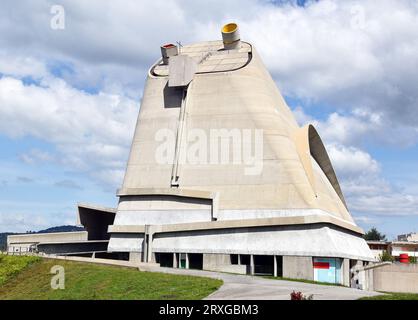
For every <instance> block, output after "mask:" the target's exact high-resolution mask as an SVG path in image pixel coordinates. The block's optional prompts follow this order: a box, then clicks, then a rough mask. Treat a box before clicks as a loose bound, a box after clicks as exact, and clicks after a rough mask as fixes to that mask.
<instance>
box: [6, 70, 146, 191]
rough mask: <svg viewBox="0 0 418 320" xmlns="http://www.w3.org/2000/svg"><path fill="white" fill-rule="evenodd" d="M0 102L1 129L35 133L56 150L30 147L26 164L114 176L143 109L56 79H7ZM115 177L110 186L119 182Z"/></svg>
mask: <svg viewBox="0 0 418 320" xmlns="http://www.w3.org/2000/svg"><path fill="white" fill-rule="evenodd" d="M0 105H1V106H2V107H1V108H0V119H2V120H1V121H0V132H1V133H3V134H6V135H8V136H10V137H12V138H19V137H24V136H32V137H36V138H38V139H41V140H43V141H46V142H49V143H51V144H52V145H53V146H54V147H55V149H56V150H57V152H58V155H52V154H51V153H50V152H49V151H42V150H38V149H32V150H30V151H29V152H28V153H25V154H22V155H21V159H22V160H23V161H25V162H26V163H36V162H38V161H42V162H45V161H55V162H60V163H61V164H64V165H67V166H69V167H71V168H75V169H77V170H79V171H82V172H89V171H91V172H95V171H96V170H97V171H102V172H106V171H107V170H109V172H110V175H113V172H114V171H115V170H121V169H122V168H123V167H124V165H125V162H126V159H127V155H128V151H129V146H130V141H131V139H132V134H133V129H134V125H135V120H136V117H137V113H138V110H139V103H137V102H136V101H133V100H131V99H129V98H126V97H123V96H119V95H110V94H106V93H99V94H97V95H91V94H87V93H85V92H82V91H79V90H76V89H74V88H72V87H69V86H68V85H67V84H66V83H65V82H64V81H62V80H59V79H53V78H49V79H48V80H43V82H42V83H41V86H36V85H24V84H23V82H22V81H21V80H18V79H14V78H11V77H3V78H2V79H0ZM101 176H105V174H104V173H102V175H101ZM116 180H117V179H113V180H112V182H113V183H116V185H112V187H117V186H118V184H120V182H121V181H119V183H117V182H118V181H116Z"/></svg>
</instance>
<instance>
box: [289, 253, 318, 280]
mask: <svg viewBox="0 0 418 320" xmlns="http://www.w3.org/2000/svg"><path fill="white" fill-rule="evenodd" d="M283 277H284V278H290V279H306V280H313V279H314V277H313V265H312V257H300V256H284V257H283Z"/></svg>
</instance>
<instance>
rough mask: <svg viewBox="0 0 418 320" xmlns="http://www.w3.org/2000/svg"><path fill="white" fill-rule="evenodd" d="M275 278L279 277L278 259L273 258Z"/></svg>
mask: <svg viewBox="0 0 418 320" xmlns="http://www.w3.org/2000/svg"><path fill="white" fill-rule="evenodd" d="M273 276H274V277H277V258H276V256H273Z"/></svg>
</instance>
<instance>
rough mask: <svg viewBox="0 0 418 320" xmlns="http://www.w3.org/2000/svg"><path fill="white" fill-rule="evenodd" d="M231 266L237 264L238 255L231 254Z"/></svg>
mask: <svg viewBox="0 0 418 320" xmlns="http://www.w3.org/2000/svg"><path fill="white" fill-rule="evenodd" d="M230 257H231V264H238V255H237V254H231V255H230Z"/></svg>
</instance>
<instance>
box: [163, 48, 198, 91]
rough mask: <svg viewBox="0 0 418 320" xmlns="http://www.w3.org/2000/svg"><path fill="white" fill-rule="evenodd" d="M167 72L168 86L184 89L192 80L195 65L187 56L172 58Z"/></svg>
mask: <svg viewBox="0 0 418 320" xmlns="http://www.w3.org/2000/svg"><path fill="white" fill-rule="evenodd" d="M168 70H169V76H168V86H169V87H184V86H187V85H188V84H189V83H190V81H192V80H193V77H194V75H195V73H196V70H197V63H196V61H194V60H193V58H191V57H189V56H187V55H178V56H173V57H171V58H170V61H169V64H168Z"/></svg>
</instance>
